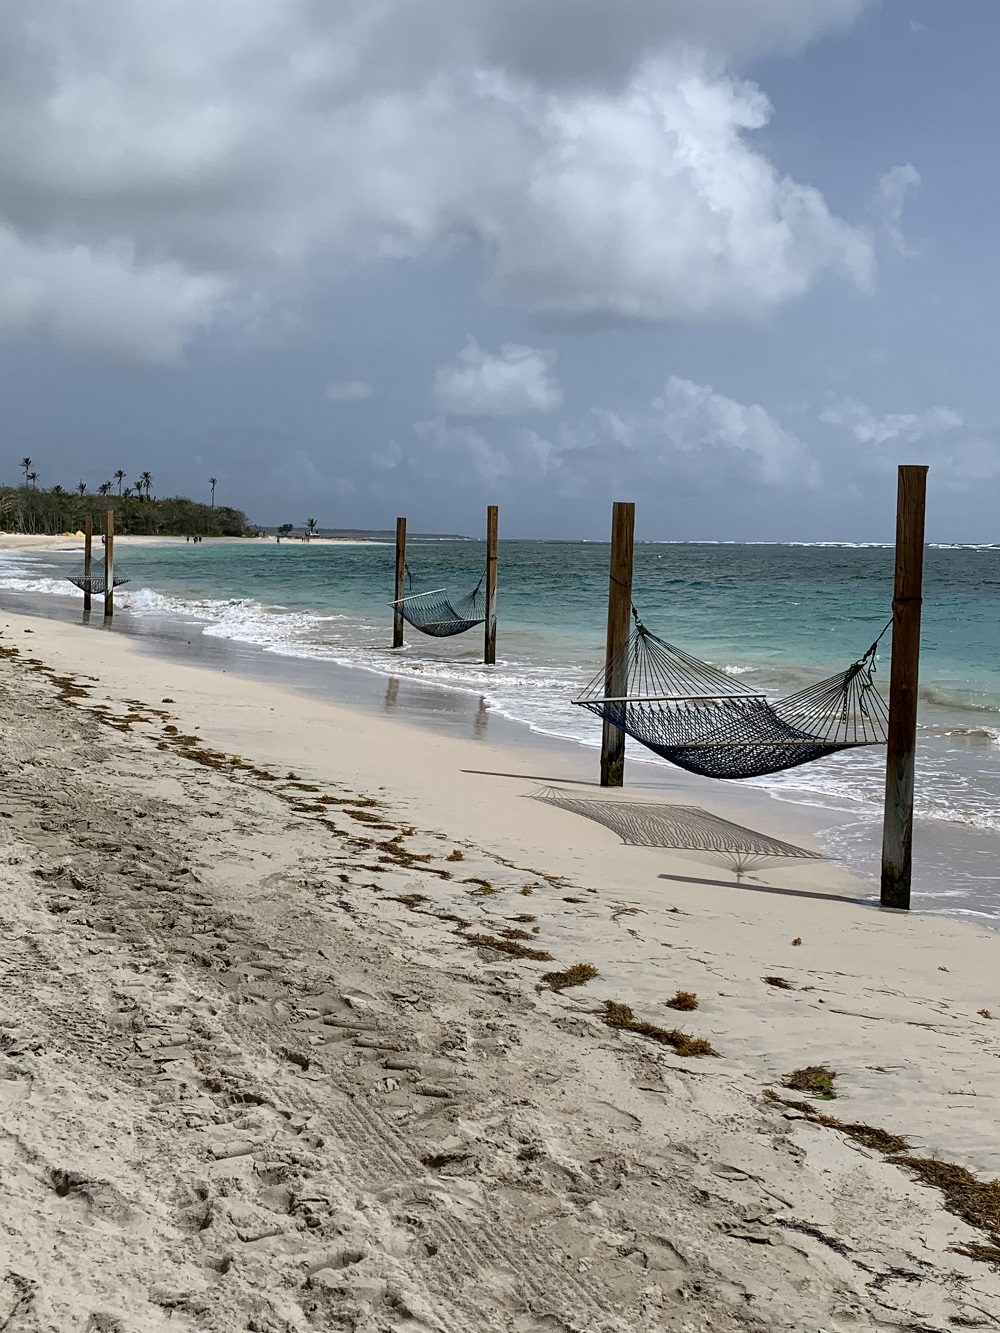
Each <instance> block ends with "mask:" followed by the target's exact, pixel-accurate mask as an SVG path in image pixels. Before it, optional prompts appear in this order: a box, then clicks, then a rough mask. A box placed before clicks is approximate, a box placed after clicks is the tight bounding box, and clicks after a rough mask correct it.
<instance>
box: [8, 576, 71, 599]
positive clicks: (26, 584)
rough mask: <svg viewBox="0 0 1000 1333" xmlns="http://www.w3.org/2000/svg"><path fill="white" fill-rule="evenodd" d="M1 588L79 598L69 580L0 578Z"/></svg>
mask: <svg viewBox="0 0 1000 1333" xmlns="http://www.w3.org/2000/svg"><path fill="white" fill-rule="evenodd" d="M0 588H8V589H9V590H10V591H11V592H35V593H43V594H44V595H45V596H46V597H79V596H80V593H79V591H78V590H77V589H76V588H74V587H73V585H72V584H71V583H70V582H69V581H68V580H67V579H48V578H42V579H35V578H26V577H25V578H11V577H10V576H9V575H8V576H0Z"/></svg>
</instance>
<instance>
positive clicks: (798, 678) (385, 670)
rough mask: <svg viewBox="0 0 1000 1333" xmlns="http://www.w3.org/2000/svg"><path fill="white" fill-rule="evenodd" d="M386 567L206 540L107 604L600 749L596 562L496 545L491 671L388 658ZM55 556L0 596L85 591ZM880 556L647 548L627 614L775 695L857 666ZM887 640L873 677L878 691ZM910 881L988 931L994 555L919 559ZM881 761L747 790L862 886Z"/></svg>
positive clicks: (557, 547)
mask: <svg viewBox="0 0 1000 1333" xmlns="http://www.w3.org/2000/svg"><path fill="white" fill-rule="evenodd" d="M409 557H410V564H411V567H412V571H413V576H414V590H418V589H421V588H438V587H442V586H446V587H448V588H449V590H450V591H451V592H452V593H453V594H454V595H456V596H460V595H462V594H463V593H465V592H468V591H470V590H471V588H472V587H473V586H474V585H475V584H476V582H477V581H478V579H479V577H480V575H481V573H482V566H483V546H482V543H480V542H474V541H469V542H463V541H433V542H419V541H417V542H414V541H411V544H410V549H409ZM393 560H394V552H393V549H392V548H391V547H390V546H386V545H374V544H372V545H358V546H323V545H306V544H303V543H300V542H291V543H288V542H285V543H282V544H281V545H261V544H257V543H254V544H249V543H248V544H246V545H241V544H239V543H212V542H203V543H199V544H198V545H193V544H192V545H188V544H186V543H185V544H169V545H164V546H147V547H135V548H131V547H128V548H122V550H121V552H120V561H119V569H120V570H121V571H122V572H125V573H127V574H128V575H129V577H130V579H131V582H130V584H129V585H128V586H127V587H126V588H123V589H122V590H120V591H119V593H118V594H117V604H118V605H119V606H120V607H122V608H123V609H128V610H129V611H130V612H131V613H132V614H133V615H134V616H136V617H138V618H140V619H142V618H148V619H149V620H150V622H151V627H152V622H153V621H155V622H156V623H158V624H161V625H163V624H166V623H169V622H173V623H183V624H186V625H187V626H189V627H190V628H196V629H197V630H198V631H199V633H201V634H203V635H206V636H209V637H215V638H223V639H229V640H232V641H234V642H235V643H242V644H247V645H254V646H256V647H257V648H259V649H260V650H262V651H264V652H267V653H276V654H281V655H285V656H289V657H296V658H299V659H302V660H304V661H310V660H311V661H313V662H316V663H317V664H318V663H323V662H328V663H329V662H336V663H339V664H340V665H342V666H348V667H353V668H361V669H363V670H365V671H367V672H375V673H378V674H380V675H383V676H393V677H395V678H397V679H399V680H402V681H407V680H410V681H425V682H427V683H428V684H430V683H434V684H436V685H439V686H443V687H447V688H449V689H452V690H461V691H463V692H465V693H469V694H472V695H473V696H476V697H479V698H482V699H483V700H484V701H485V705H486V706H487V707H488V708H489V709H491V710H493V711H497V712H500V713H502V714H504V715H506V716H507V717H509V718H512V719H514V720H517V721H521V722H524V723H527V724H528V725H529V726H531V727H532V728H533V729H535V730H536V731H538V732H542V733H546V734H549V735H555V736H561V737H564V738H568V739H572V740H575V741H578V742H580V743H582V744H588V745H596V744H597V743H598V740H599V723H597V721H596V719H594V718H593V717H591V716H590V715H589V714H587V713H586V712H584V711H583V710H581V709H578V708H574V707H573V706H572V704H571V703H570V700H571V699H572V698H573V697H574V695H575V694H576V693H577V692H578V690H579V689H580V688H581V687H582V686H583V685H584V684H585V683H586V681H587V680H588V679H589V678H590V677H591V676H592V675H593V674H594V673H595V671H597V670H598V668H599V666H600V664H601V661H602V656H603V635H604V621H605V616H606V598H607V568H608V548H607V546H606V545H602V544H598V543H564V542H505V543H502V544H501V550H500V599H499V618H500V627H499V636H498V660H497V666H496V668H495V669H492V668H486V667H484V666H483V665H482V663H481V657H482V633H481V631H480V630H472V631H470V632H469V633H468V634H467V635H464V636H462V637H460V638H456V639H450V640H443V641H439V640H431V639H427V638H424V637H423V636H420V635H418V634H416V633H415V632H414V631H412V630H411V629H410V628H409V627H407V646H406V648H405V649H404V650H403V651H402V652H397V653H394V652H392V651H391V650H390V649H389V648H388V647H387V644H388V642H389V637H390V632H391V615H392V613H391V609H390V608H389V606H388V602H389V599H390V598H391V596H392V583H393ZM79 563H80V557H79V556H76V555H72V554H67V553H59V554H51V553H45V554H40V553H26V552H3V553H0V590H2V589H4V588H7V589H10V590H17V591H21V592H29V593H34V594H36V595H41V596H43V597H46V598H47V597H50V596H53V597H54V596H58V597H59V598H60V599H62V598H70V597H75V598H77V599H79V597H80V594H79V593H78V592H76V590H75V589H74V588H73V587H72V586H71V585H70V584H68V583H67V582H65V574H66V573H67V572H69V571H70V570H71V569H72V568H75V567H77V566H78V565H79ZM892 563H893V552H892V550H891V548H886V547H880V546H830V545H824V546H801V545H715V544H678V545H673V544H670V545H665V544H643V545H639V546H637V548H636V560H635V567H636V568H635V582H634V600H635V602H636V604H637V606H638V608H639V610H640V612H641V614H642V617H643V619H644V621H645V622H646V624H647V625H648V626H649V627H650V629H652V630H653V631H654V632H655V633H657V634H659V635H661V636H662V637H664V638H666V639H668V640H670V641H671V642H673V643H676V644H678V645H679V646H682V647H684V648H685V649H687V650H688V651H690V652H693V653H695V654H696V655H698V656H701V657H703V658H705V659H707V660H709V661H712V662H715V663H716V664H718V665H720V666H722V667H724V668H725V669H726V670H728V671H731V672H733V673H738V674H740V675H741V676H744V677H745V678H746V679H747V681H748V683H749V682H753V683H754V684H755V685H758V686H759V687H760V689H761V690H762V691H763V692H767V693H787V692H789V691H791V690H793V689H796V688H799V687H800V686H801V685H803V684H805V683H807V682H809V681H812V680H816V679H819V678H821V677H822V676H824V675H828V674H831V673H832V672H833V671H834V670H837V669H840V668H843V667H845V666H846V665H848V664H849V663H850V662H851V661H853V660H854V659H855V658H856V657H858V656H859V655H860V654H861V653H862V652H863V651H864V650H865V649H866V648H867V647H868V645H869V644H870V643H871V642H872V640H873V639H874V638H875V637H876V635H877V634H878V633H879V632H880V631H881V630H882V628H883V626H884V625H885V623H886V621H887V620H888V618H889V615H890V610H891V597H892ZM889 651H890V637H889V635H886V637H885V638H884V639H883V640H882V645H881V649H880V657H879V659H878V661H879V668H880V673H881V675H880V680H881V685H882V688H883V689H886V688H887V685H888V664H889ZM920 707H921V712H920V722H921V729H920V749H919V759H918V765H919V766H918V790H917V814H918V819H919V831H918V838H920V839H921V840H922V842H923V846H924V853H923V857H922V860H921V864H920V868H919V872H918V874H917V877H916V883H917V885H918V886H919V888H920V890H921V894H922V896H923V897H924V898H925V899H926V902H925V905H926V907H927V908H929V909H931V910H943V911H947V912H949V913H961V914H974V915H976V916H977V917H979V918H980V919H986V920H993V919H996V920H997V921H998V922H1000V548H997V547H993V546H979V547H949V548H930V549H929V550H928V552H927V559H926V572H925V603H924V619H923V638H922V657H921V692H920ZM883 782H884V756H883V752H882V751H881V750H880V749H872V750H864V751H855V752H852V753H849V754H842V755H838V756H833V757H832V758H830V759H827V760H824V761H821V762H819V763H816V764H812V765H809V766H807V767H803V768H799V769H794V770H790V771H789V772H787V773H784V774H778V775H774V776H772V777H768V778H763V779H759V780H757V782H756V785H758V786H760V787H763V788H764V789H766V790H767V791H769V792H771V793H772V794H773V795H774V796H775V797H777V798H779V799H781V800H786V801H793V802H796V803H808V804H811V805H816V806H819V807H825V808H828V809H835V810H838V811H840V812H841V813H842V815H844V816H845V817H843V818H841V819H840V821H839V823H837V824H836V826H835V827H834V828H832V829H829V830H828V832H827V834H826V835H825V836H826V842H827V849H828V850H829V851H830V852H831V853H833V854H835V855H837V856H838V857H841V858H842V859H844V860H845V861H846V862H847V863H848V864H850V865H852V866H855V867H857V868H860V867H861V866H862V865H864V866H865V867H866V868H867V871H868V872H869V878H870V869H871V865H872V864H873V854H875V855H876V863H877V838H878V825H879V819H880V801H881V796H882V787H883Z"/></svg>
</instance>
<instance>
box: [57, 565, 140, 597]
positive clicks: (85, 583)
mask: <svg viewBox="0 0 1000 1333" xmlns="http://www.w3.org/2000/svg"><path fill="white" fill-rule="evenodd" d="M66 577H67V579H68V580H69V582H70V583H75V584H76V586H77V587H78V588H79V589H80V590H81V591H82V592H89V593H91V594H92V595H93V594H96V595H97V596H98V597H101V596H103V595H104V592H105V581H104V575H103V574H67V575H66ZM129 582H131V580H130V579H128V578H127V577H126V576H125V575H124V574H119V573H118V572H117V570H116V571H115V572H114V573H112V575H111V586H112V588H120V587H121V586H122V584H123V583H129Z"/></svg>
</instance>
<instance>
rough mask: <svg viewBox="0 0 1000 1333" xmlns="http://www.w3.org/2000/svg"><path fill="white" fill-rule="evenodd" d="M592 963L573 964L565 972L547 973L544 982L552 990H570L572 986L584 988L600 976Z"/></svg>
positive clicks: (543, 977)
mask: <svg viewBox="0 0 1000 1333" xmlns="http://www.w3.org/2000/svg"><path fill="white" fill-rule="evenodd" d="M598 975H599V973H598V971H597V968H596V967H594V966H593V964H592V963H573V964H572V965H571V966H570V967H567V968H566V970H565V971H564V972H546V973H544V974H543V976H542V980H543V981H544V982H545V984H546V985H547V986H550V987H551V988H552V990H557V991H558V990H568V989H569V988H570V986H584V985H586V983H587V982H588V981H593V979H594V978H595V977H596V976H598Z"/></svg>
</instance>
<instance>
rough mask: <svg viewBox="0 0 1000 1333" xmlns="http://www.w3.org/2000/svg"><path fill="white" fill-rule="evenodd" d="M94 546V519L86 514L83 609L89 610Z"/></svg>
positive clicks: (84, 524) (84, 528)
mask: <svg viewBox="0 0 1000 1333" xmlns="http://www.w3.org/2000/svg"><path fill="white" fill-rule="evenodd" d="M93 546H94V520H93V519H92V518H91V516H90V515H89V514H88V515H87V517H86V518H85V519H84V520H83V609H84V611H89V610H90V562H91V557H92V553H93Z"/></svg>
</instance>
